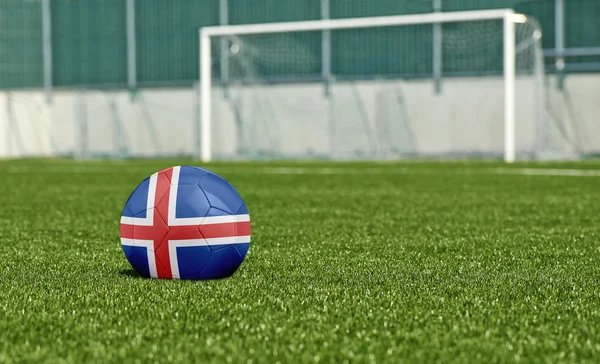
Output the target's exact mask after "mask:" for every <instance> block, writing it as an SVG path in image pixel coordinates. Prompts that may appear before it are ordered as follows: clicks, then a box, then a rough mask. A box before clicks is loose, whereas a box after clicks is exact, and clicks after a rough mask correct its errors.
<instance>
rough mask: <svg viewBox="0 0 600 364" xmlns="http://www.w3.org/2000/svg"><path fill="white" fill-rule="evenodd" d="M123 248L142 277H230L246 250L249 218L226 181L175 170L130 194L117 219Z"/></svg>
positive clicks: (199, 171)
mask: <svg viewBox="0 0 600 364" xmlns="http://www.w3.org/2000/svg"><path fill="white" fill-rule="evenodd" d="M120 233H121V245H122V247H123V251H124V252H125V256H126V257H127V259H128V260H129V263H130V264H131V266H132V267H133V269H134V270H135V271H136V272H138V273H139V274H140V275H141V276H144V277H152V278H162V279H215V278H224V277H228V276H230V275H232V274H233V273H234V272H235V271H236V270H237V269H238V267H239V266H240V264H242V261H243V260H244V258H245V257H246V254H247V253H248V249H249V247H250V216H249V215H248V210H247V209H246V205H245V204H244V201H243V200H242V198H241V197H240V195H239V194H238V193H237V191H236V190H235V188H233V186H232V185H231V184H230V183H229V182H227V181H226V180H225V179H224V178H222V177H220V176H218V175H216V174H215V173H212V172H210V171H207V170H205V169H202V168H197V167H191V166H177V167H172V168H167V169H165V170H162V171H160V172H157V173H155V174H153V175H152V176H150V177H148V178H146V179H145V180H143V181H142V183H140V184H139V185H138V186H137V187H136V189H135V190H134V191H133V193H132V194H131V196H129V199H128V200H127V203H126V204H125V208H124V209H123V213H122V215H121V228H120Z"/></svg>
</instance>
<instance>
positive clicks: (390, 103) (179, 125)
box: [0, 75, 600, 158]
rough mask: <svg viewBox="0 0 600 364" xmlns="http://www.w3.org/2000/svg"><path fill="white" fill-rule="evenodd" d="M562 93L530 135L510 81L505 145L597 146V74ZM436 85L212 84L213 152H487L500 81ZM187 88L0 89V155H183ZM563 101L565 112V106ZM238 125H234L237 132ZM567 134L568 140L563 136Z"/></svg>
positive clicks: (525, 88)
mask: <svg viewBox="0 0 600 364" xmlns="http://www.w3.org/2000/svg"><path fill="white" fill-rule="evenodd" d="M566 86H567V88H566V90H565V91H564V92H560V91H558V90H557V89H556V88H555V87H554V86H553V85H551V84H550V85H548V86H547V87H546V91H547V93H546V95H545V97H544V100H545V104H546V105H545V106H546V107H545V109H546V112H545V116H544V119H543V120H544V123H543V125H544V128H543V130H544V133H543V135H537V137H536V125H535V120H536V107H535V105H537V103H536V89H535V82H533V81H532V80H530V79H527V78H519V79H518V80H517V149H518V150H519V151H520V152H522V153H528V152H531V151H533V150H534V149H535V143H536V140H537V142H538V143H539V140H540V138H542V139H543V141H542V142H541V144H542V145H545V146H547V147H548V148H547V149H555V150H557V151H559V152H560V153H559V155H560V154H561V153H562V154H565V153H568V152H570V150H569V149H570V145H572V144H576V145H577V146H578V147H580V148H581V149H582V151H584V152H588V153H591V152H599V151H600V120H599V118H598V115H600V102H599V101H600V98H599V96H598V95H600V76H599V75H572V76H569V78H568V79H567V83H566ZM443 87H444V89H443V93H442V94H441V95H436V94H434V92H433V87H432V83H431V81H429V80H420V81H373V82H355V83H338V84H335V85H334V86H333V89H332V94H331V96H330V97H325V96H324V88H323V85H320V84H294V85H291V84H288V85H277V86H253V87H244V88H240V87H234V88H232V89H231V90H230V96H229V99H227V100H226V99H225V98H224V97H223V92H221V90H215V92H214V95H213V99H214V103H213V109H214V113H213V115H214V120H215V124H214V134H213V141H214V144H215V147H214V151H215V153H216V154H218V155H221V156H224V157H232V156H235V155H236V154H238V152H240V151H244V152H245V153H246V154H252V153H254V152H259V151H260V152H263V153H270V152H273V153H283V154H286V155H301V156H306V155H321V154H330V153H334V154H335V155H336V156H338V157H351V158H352V157H360V156H368V155H369V153H372V152H379V153H383V154H384V155H385V154H386V153H387V154H388V155H398V154H401V155H412V154H416V155H437V154H442V155H443V154H446V155H447V154H448V153H451V154H452V153H453V154H469V153H481V154H494V155H500V154H501V152H502V143H503V87H502V79H501V78H497V77H490V78H477V79H468V78H465V79H449V80H445V82H444V84H443ZM196 100H197V97H196V93H195V91H194V90H193V89H192V88H187V89H185V88H181V89H154V90H145V91H143V92H141V93H139V94H137V95H131V94H130V93H128V92H125V91H115V92H100V91H86V92H76V91H56V92H55V93H54V98H53V102H52V103H51V104H47V103H45V100H44V95H43V93H42V92H41V91H19V92H16V91H15V92H4V93H1V94H0V157H20V156H49V155H67V154H74V155H79V156H82V157H94V156H102V155H115V154H118V155H127V154H129V155H133V156H159V155H178V154H187V155H191V154H194V153H196V150H197V149H196V147H197V115H198V113H197V104H196ZM570 110H572V112H571V111H570ZM241 131H243V132H241ZM565 139H568V142H567V141H565Z"/></svg>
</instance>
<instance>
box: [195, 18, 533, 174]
mask: <svg viewBox="0 0 600 364" xmlns="http://www.w3.org/2000/svg"><path fill="white" fill-rule="evenodd" d="M525 19H526V17H525V16H524V15H521V14H515V12H514V10H512V9H496V10H473V11H456V12H439V13H428V14H414V15H393V16H378V17H365V18H347V19H323V20H307V21H296V22H279V23H262V24H248V25H221V26H209V27H202V28H200V95H199V97H200V101H199V102H200V130H199V132H200V138H199V139H198V141H199V143H198V144H199V145H198V146H197V148H198V152H199V155H200V160H201V161H203V162H210V161H211V160H212V140H211V130H212V115H211V112H212V110H211V82H212V75H211V66H212V55H211V46H210V41H211V37H217V36H228V35H249V34H268V33H282V32H308V31H326V30H337V29H358V28H376V27H390V26H403V25H415V24H440V23H455V22H467V21H481V20H503V33H504V34H503V40H504V60H503V78H504V161H505V162H507V163H512V162H514V161H515V158H516V151H515V57H516V49H515V48H516V46H515V23H522V22H524V20H525Z"/></svg>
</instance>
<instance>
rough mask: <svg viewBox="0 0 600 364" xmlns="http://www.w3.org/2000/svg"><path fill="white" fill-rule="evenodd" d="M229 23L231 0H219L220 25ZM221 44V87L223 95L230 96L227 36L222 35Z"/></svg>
mask: <svg viewBox="0 0 600 364" xmlns="http://www.w3.org/2000/svg"><path fill="white" fill-rule="evenodd" d="M228 24H229V0H219V25H228ZM219 46H220V53H221V57H220V63H219V65H220V66H219V69H220V71H221V87H222V88H223V96H224V97H225V98H228V97H229V40H228V39H227V37H221V38H220V40H219Z"/></svg>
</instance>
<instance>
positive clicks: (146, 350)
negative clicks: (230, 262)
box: [0, 160, 600, 363]
mask: <svg viewBox="0 0 600 364" xmlns="http://www.w3.org/2000/svg"><path fill="white" fill-rule="evenodd" d="M192 163H193V162H190V161H131V162H93V163H92V162H88V163H75V162H72V161H60V160H57V161H0V177H1V179H2V180H1V183H0V206H1V208H0V363H16V362H38V361H39V362H42V361H43V362H68V363H93V362H101V363H113V362H114V363H123V362H127V363H154V362H156V363H168V362H186V363H187V362H190V363H206V362H215V363H224V362H233V363H242V362H243V363H246V362H248V363H250V362H252V363H261V362H265V363H275V362H281V363H291V362H327V363H329V362H331V363H334V362H335V363H343V362H394V363H396V362H413V363H420V362H479V363H495V362H518V361H520V362H527V363H535V362H552V363H558V362H586V361H587V362H598V361H600V176H599V175H594V174H591V175H587V176H578V175H564V176H561V175H552V173H550V175H535V174H533V175H531V174H529V175H524V174H520V172H519V171H521V169H520V168H523V167H527V168H540V167H544V168H553V169H557V168H569V169H580V168H584V169H591V170H600V163H599V162H594V161H592V162H588V163H573V164H569V163H563V164H560V165H559V164H547V165H537V164H528V165H515V166H511V167H506V166H504V165H502V164H497V163H386V164H369V163H354V164H349V163H337V164H336V163H318V164H316V163H287V162H281V163H229V164H227V163H222V164H212V165H208V166H205V167H208V168H209V169H211V170H213V171H215V172H217V173H219V174H221V175H222V176H223V177H225V178H227V179H228V180H229V181H230V182H231V183H232V184H233V185H234V186H235V187H236V188H237V189H238V191H239V192H240V194H241V195H242V197H243V198H244V200H245V202H246V204H247V205H248V208H249V211H250V217H251V221H252V244H251V247H250V252H249V254H248V256H247V257H246V260H245V261H244V263H243V264H242V266H241V267H240V269H239V270H238V271H237V273H236V274H235V275H234V276H233V277H231V278H228V279H224V280H218V281H196V282H191V281H164V280H151V279H144V278H140V277H138V276H137V275H136V274H135V273H134V272H133V271H132V270H131V268H130V266H129V264H128V262H127V260H126V258H125V256H124V254H123V252H122V249H121V245H120V242H119V217H120V213H121V209H122V208H123V205H124V203H125V201H126V199H127V197H128V195H129V193H130V192H131V191H132V190H133V189H134V188H135V186H136V185H137V184H138V183H139V182H140V181H141V180H142V179H143V178H145V177H146V176H148V175H149V174H151V173H153V172H155V171H157V170H160V169H162V168H165V167H168V166H171V165H176V164H192ZM194 164H196V165H197V163H194ZM510 168H514V169H510ZM513 172H514V173H513Z"/></svg>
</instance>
